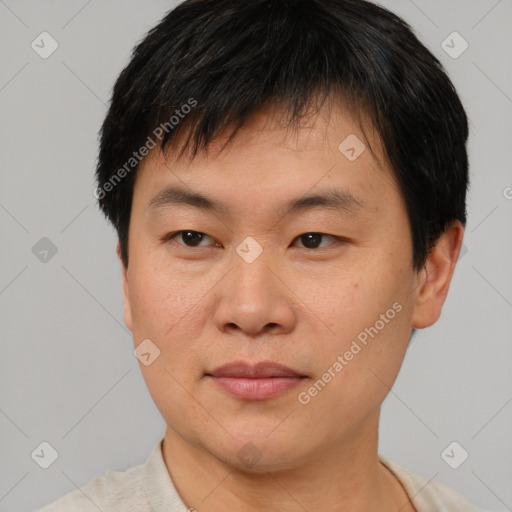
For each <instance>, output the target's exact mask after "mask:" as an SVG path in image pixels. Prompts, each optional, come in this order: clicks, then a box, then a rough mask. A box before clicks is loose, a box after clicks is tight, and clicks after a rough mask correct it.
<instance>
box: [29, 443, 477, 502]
mask: <svg viewBox="0 0 512 512" xmlns="http://www.w3.org/2000/svg"><path fill="white" fill-rule="evenodd" d="M380 460H381V462H382V463H383V464H384V465H385V466H386V467H388V468H389V469H390V470H391V471H392V472H393V473H394V475H395V476H396V477H397V478H398V480H399V481H400V482H401V484H402V486H403V487H404V489H405V491H406V492H407V494H408V495H409V498H410V500H411V501H412V503H413V505H414V507H415V508H416V510H417V512H484V511H483V510H482V509H478V508H476V507H474V506H473V505H471V504H470V503H468V502H467V501H466V500H465V499H464V498H463V497H462V496H460V495H459V494H457V493H456V492H455V491H454V490H452V489H450V488H449V487H447V486H445V485H443V484H440V483H437V482H429V483H427V481H426V480H425V479H424V478H422V477H420V476H418V475H416V474H414V473H412V472H410V471H408V470H407V469H405V468H403V467H401V466H399V465H398V464H395V463H394V462H391V461H389V460H387V459H385V458H384V457H382V456H380ZM98 510H99V511H101V512H187V511H188V510H189V509H188V508H187V507H186V505H185V504H184V503H183V501H182V500H181V498H180V496H179V494H178V492H177V490H176V488H175V487H174V484H173V481H172V479H171V477H170V476H169V472H168V471H167V467H166V466H165V462H164V458H163V455H162V441H159V442H158V443H157V444H156V445H155V447H154V448H153V449H152V450H151V453H150V454H149V456H148V458H147V460H146V462H145V463H143V464H139V465H138V466H134V467H132V468H129V469H128V470H126V471H109V472H107V473H106V475H105V476H101V477H97V478H94V479H93V480H91V481H90V482H89V483H88V484H87V485H85V486H84V487H82V488H81V489H75V490H74V491H71V492H70V493H69V494H66V495H65V496H63V497H62V498H60V499H58V500H57V501H55V502H53V503H51V504H49V505H46V506H45V507H43V508H41V509H38V510H37V511H36V512H74V511H79V512H98ZM190 510H193V509H192V508H191V509H190Z"/></svg>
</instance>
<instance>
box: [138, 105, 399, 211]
mask: <svg viewBox="0 0 512 512" xmlns="http://www.w3.org/2000/svg"><path fill="white" fill-rule="evenodd" d="M362 120H363V123H364V124H362V125H361V123H360V122H359V121H356V120H355V119H354V118H353V117H352V116H351V115H350V114H349V113H348V112H347V111H346V110H342V109H336V110H326V109H324V110H321V111H320V112H318V114H317V115H315V116H310V117H309V118H306V119H304V120H302V122H301V123H300V124H298V125H294V126H287V125H285V123H284V116H281V115H279V113H276V112H268V111H267V112H259V113H257V114H254V115H252V116H251V117H250V118H248V119H247V121H246V122H245V124H244V125H243V126H242V127H241V128H240V129H239V130H238V131H237V133H236V134H235V136H234V137H233V138H232V139H231V140H230V141H228V138H229V135H230V133H231V131H230V129H229V128H228V129H226V130H225V132H224V133H221V134H220V135H219V136H218V137H217V138H216V139H214V140H213V141H212V142H211V143H210V144H209V146H208V148H207V149H206V150H200V151H199V152H198V153H197V154H196V155H191V154H190V153H189V152H185V153H184V154H183V155H181V156H180V152H179V149H180V148H181V144H183V141H184V140H185V139H186V137H187V136H188V133H186V132H185V131H184V132H182V133H181V134H178V135H180V136H179V137H177V138H176V139H175V140H171V142H170V144H169V146H168V147H167V149H166V153H165V155H164V154H163V153H162V152H161V151H160V150H159V148H158V147H157V148H155V149H153V150H152V151H151V152H150V154H149V155H148V156H147V157H146V158H145V160H144V161H143V162H142V163H141V165H140V166H139V170H138V173H137V179H136V187H135V188H136V194H140V192H141V189H142V192H143V193H144V196H145V203H146V206H147V207H149V208H153V209H158V207H159V206H162V205H165V204H166V203H167V204H171V203H175V204H182V205H185V204H187V202H188V203H189V204H193V205H195V206H197V207H199V208H201V207H203V209H208V208H209V207H211V208H210V209H211V210H213V209H215V207H217V209H218V210H219V211H221V210H222V209H224V210H226V209H227V206H226V207H224V206H225V203H226V204H227V203H229V202H230V201H234V200H235V199H236V197H235V196H237V195H243V194H245V196H246V198H247V204H250V203H253V200H254V196H256V195H260V196H261V197H266V198H269V195H270V196H273V197H275V198H277V197H278V196H279V197H283V198H284V197H287V196H288V197H289V198H290V200H291V198H292V197H295V199H296V200H295V204H292V202H290V203H289V204H288V205H287V207H288V208H289V209H290V208H291V209H293V208H294V209H295V210H298V209H300V208H301V206H304V205H305V204H306V203H307V202H308V201H309V204H313V203H314V202H315V201H316V202H317V203H320V202H322V201H323V202H324V204H325V205H326V206H333V205H334V204H335V203H337V204H338V206H340V207H346V209H348V208H349V207H356V206H358V207H359V206H361V205H362V204H364V203H365V200H364V196H365V195H368V193H369V192H370V191H371V190H374V189H376V188H381V187H382V183H380V182H382V180H384V182H387V183H388V186H389V185H391V186H392V187H394V188H396V183H394V175H393V173H392V172H391V170H390V168H389V166H388V165H387V161H386V158H385V154H384V151H383V148H382V145H381V141H380V139H379V138H378V137H376V136H375V132H374V131H373V130H372V129H371V128H370V124H369V123H368V122H367V121H366V122H365V119H364V118H363V119H362ZM137 183H138V184H137ZM170 185H175V186H173V187H170ZM176 185H177V186H176ZM335 185H339V187H335ZM170 188H171V190H170ZM138 189H139V190H138ZM319 189H323V190H322V195H323V196H324V198H323V199H321V200H319V199H318V197H316V198H311V197H310V196H311V194H310V195H309V196H307V197H306V194H307V192H308V191H311V192H317V191H319ZM137 190H138V192H137ZM201 191H203V192H207V191H211V192H213V196H219V197H223V198H224V199H225V201H224V202H223V203H222V202H221V201H215V200H214V197H212V196H211V194H206V193H201ZM298 195H303V196H305V197H304V198H303V199H304V200H303V201H302V202H301V201H300V198H298V197H297V196H298ZM313 195H314V194H313ZM208 196H210V197H208ZM327 196H329V197H327ZM214 203H215V204H214ZM224 213H226V211H224ZM280 213H281V214H282V213H283V212H282V211H281V212H280Z"/></svg>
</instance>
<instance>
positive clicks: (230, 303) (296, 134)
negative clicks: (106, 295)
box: [118, 109, 463, 512]
mask: <svg viewBox="0 0 512 512" xmlns="http://www.w3.org/2000/svg"><path fill="white" fill-rule="evenodd" d="M324 114H325V113H324V112H321V113H320V115H319V116H317V117H316V118H315V119H313V120H312V121H310V122H308V123H307V124H305V125H304V126H302V127H301V128H300V129H299V130H297V131H289V130H288V131H287V130H285V129H284V128H283V125H282V124H281V123H280V120H279V117H278V116H274V115H271V113H263V112H262V113H260V114H258V115H254V116H252V118H250V120H249V122H248V123H247V124H246V125H245V126H244V128H242V130H241V131H240V132H239V133H238V134H237V136H236V137H235V139H234V140H233V141H232V142H231V144H230V145H228V146H227V147H226V148H225V149H224V150H223V151H220V147H221V146H222V144H223V143H224V142H225V140H226V138H225V136H224V135H222V136H221V137H219V138H218V139H217V140H216V141H214V143H213V144H212V145H211V147H210V148H209V151H208V152H200V153H199V154H198V155H197V156H196V157H195V158H194V159H189V158H188V157H187V156H184V157H182V158H179V159H178V158H176V157H175V156H173V155H175V153H174V152H173V151H172V150H171V151H169V153H168V155H167V157H166V158H164V156H163V154H162V153H161V152H160V151H156V150H153V151H152V152H151V153H150V154H149V155H148V156H147V157H146V158H145V160H144V161H143V162H142V164H141V166H140V168H139V170H138V174H137V178H136V183H135V188H134V196H133V203H132V212H131V221H130V222H131V223H130V230H129V264H128V267H127V268H126V267H124V266H123V293H124V319H125V322H126V325H127V326H128V328H129V329H130V330H131V331H132V333H133V338H134V344H135V346H137V345H138V344H139V343H141V341H142V340H144V339H147V338H149V339H150V340H151V341H152V342H153V343H154V344H155V345H156V346H157V347H158V348H159V350H160V356H159V357H157V358H156V359H155V360H154V362H152V363H151V364H150V365H149V366H145V365H143V364H141V365H140V367H141V371H142V374H143V376H144V379H145V381H146V384H147V386H148V389H149V392H150V393H151V396H152V398H153V400H154V401H155V404H156V406H157V407H158V409H159V411H160V413H161V414H162V416H163V418H164V419H165V421H166V424H167V429H166V432H165V437H164V443H163V448H162V450H163V455H164V459H165V463H166V466H167V469H168V471H169V474H170V475H171V477H172V479H173V481H174V484H175V486H176V488H177V490H178V492H179V494H180V496H181V497H182V499H183V501H184V503H185V504H186V505H187V507H194V508H195V509H196V510H198V511H208V512H216V511H219V512H220V511H225V510H237V511H244V512H252V511H261V510H266V511H278V510H279V511H280V512H288V511H290V512H291V511H294V512H295V511H303V510H316V509H317V508H318V504H319V503H320V504H321V508H322V510H324V511H332V512H334V511H340V510H347V511H349V510H350V511H351V512H362V511H368V510H380V511H384V512H390V511H397V510H401V511H402V512H407V511H414V510H415V509H414V507H413V506H412V504H411V503H410V502H409V500H408V498H407V495H406V493H405V491H404V489H403V488H402V487H401V485H400V483H399V482H398V480H397V479H396V478H395V477H394V476H393V475H392V473H391V472H390V471H389V470H387V469H386V468H385V467H384V466H383V465H382V464H381V463H379V461H378V455H377V454H378V425H379V415H380V407H381V404H382V402H383V400H384V399H385V397H386V395H387V394H388V392H389V390H390V388H391V386H392V385H393V383H394V381H395V379H396V377H397V374H398V372H399V369H400V366H401V364H402V361H403V358H404V356H405V352H406V349H407V346H408V342H409V338H410V334H411V329H412V328H413V327H415V328H418V329H421V328H425V327H427V326H429V325H431V324H433V323H434V322H435V321H436V320H437V319H438V317H439V315H440V313H441V308H442V305H443V303H444V301H445V298H446V295H447V292H448V288H449V285H450V281H451V278H452V275H453V272H454V268H455V263H456V261H457V257H458V254H459V251H460V246H461V242H462V237H463V227H462V225H461V224H460V222H454V223H453V225H452V226H451V227H450V228H449V229H447V230H446V232H445V233H444V234H443V235H442V236H441V238H440V239H439V241H438V243H437V245H436V248H435V250H434V251H432V253H431V254H430V256H429V258H428V261H427V263H426V265H425V267H424V268H423V269H421V270H420V271H417V270H415V269H414V268H413V265H412V239H411V233H410V226H409V221H408V216H407V213H406V209H405V203H404V200H403V198H402V196H401V193H400V190H399V188H398V187H397V185H396V182H395V179H394V176H393V173H392V171H391V169H390V167H389V165H388V163H387V160H386V158H385V156H384V153H383V151H382V147H381V145H380V141H379V140H378V139H376V138H374V137H373V136H371V137H370V139H369V141H370V143H371V147H372V148H373V149H374V151H375V155H376V156H377V159H378V160H377V161H376V160H374V158H373V156H372V154H371V152H370V150H369V148H368V147H367V148H366V150H365V151H364V152H363V153H362V154H361V155H360V156H359V157H358V158H357V159H356V160H355V161H353V162H351V161H349V160H348V159H347V158H345V156H344V155H343V154H341V152H340V151H339V150H338V145H339V144H340V142H341V141H343V140H344V139H345V138H346V137H347V136H348V135H350V134H355V135H356V136H357V137H358V138H359V139H360V140H361V141H364V140H365V139H364V135H363V133H362V132H361V130H360V128H359V127H358V126H357V124H356V123H355V122H354V121H353V119H352V118H351V117H350V115H349V114H348V113H347V112H345V111H343V110H341V109H338V110H336V111H331V113H330V115H329V116H327V115H324ZM366 133H367V135H369V136H370V135H372V132H371V130H366ZM177 143H178V142H177ZM377 162H380V165H379V163H377ZM170 185H176V186H181V187H182V188H185V189H186V190H188V191H193V192H199V193H201V194H203V195H207V196H209V197H211V198H213V199H215V200H217V201H220V202H222V203H224V204H225V205H226V207H228V208H229V212H224V213H221V212H215V213H214V212H208V211H203V210H202V209H200V208H198V207H195V206H191V205H184V204H167V205H164V206H161V207H159V208H153V209H152V208H151V207H149V206H148V205H149V202H150V201H151V199H152V198H153V197H155V196H156V195H157V194H158V193H159V192H160V191H161V190H163V189H165V188H166V187H168V186H170ZM327 188H336V189H339V190H344V191H349V192H350V193H351V194H352V195H353V196H355V197H356V198H357V199H358V200H359V201H360V203H361V206H359V207H355V206H354V207H353V208H352V209H351V210H350V211H348V210H346V209H339V210H334V209H327V208H324V207H314V208H310V209H306V210H304V211H300V212H296V213H289V214H285V215H283V213H282V212H278V211H277V210H276V208H278V207H280V206H281V205H284V204H286V203H287V202H288V201H290V200H292V199H295V198H300V197H302V196H304V195H305V194H307V193H317V192H321V191H324V190H325V189H327ZM180 230H193V231H197V232H200V233H204V234H206V235H207V236H205V237H204V239H203V240H202V241H201V242H200V247H197V246H191V245H190V242H189V244H188V245H187V241H188V240H189V239H188V238H185V239H183V238H182V237H181V236H180V235H179V234H178V236H175V237H174V238H171V239H166V235H168V234H169V233H174V232H177V231H180ZM305 233H325V234H327V235H328V236H325V237H323V238H320V241H318V242H317V245H316V246H307V245H306V244H307V238H306V239H304V237H302V238H301V237H300V235H303V234H305ZM246 237H253V238H254V239H255V240H256V241H257V242H258V243H259V245H260V246H261V248H262V249H263V252H262V253H261V255H260V256H259V257H258V258H257V259H256V260H255V261H254V262H252V263H247V262H246V261H244V260H243V259H242V258H241V257H240V256H239V254H238V253H237V252H236V248H237V246H239V244H240V243H241V242H242V241H243V240H244V239H245V238H246ZM337 237H339V239H338V238H337ZM308 247H312V248H308ZM315 247H317V248H315ZM118 253H119V248H118ZM395 303H399V304H400V305H401V310H400V312H398V313H396V315H395V316H394V318H393V319H391V320H389V322H387V323H386V324H385V326H384V328H382V329H381V330H379V332H378V334H377V335H376V336H375V337H374V338H369V341H368V343H367V345H366V346H364V347H363V348H362V350H361V351H360V352H358V353H357V355H354V357H353V358H352V359H351V360H350V361H348V362H347V365H346V366H344V367H343V370H342V371H340V372H339V373H337V374H336V376H335V377H334V378H332V380H331V381H330V382H329V383H328V384H327V385H326V386H325V387H324V388H323V389H322V390H321V392H319V393H318V394H317V395H316V396H314V397H312V398H311V400H310V402H309V403H307V404H306V405H303V404H301V403H300V402H299V401H298V394H299V393H300V392H301V391H307V390H308V389H309V388H310V387H311V386H312V384H314V383H315V382H316V381H317V380H318V379H319V378H321V377H322V375H323V374H325V372H327V370H328V368H330V367H332V366H333V364H334V362H335V361H336V360H337V357H338V356H339V355H343V354H344V353H345V352H346V351H347V350H349V348H350V346H351V343H352V341H353V340H354V339H356V338H357V335H358V334H359V333H361V332H362V331H364V329H365V328H368V327H370V326H374V325H375V324H376V321H377V320H379V318H381V317H380V315H382V314H385V313H386V311H387V310H389V309H390V308H392V305H393V304H395ZM235 360H237V361H239V360H243V361H247V362H257V361H276V362H279V363H281V364H284V365H286V366H288V367H290V368H292V369H294V370H295V371H297V372H298V373H300V374H301V375H304V376H306V378H304V379H303V380H302V381H301V382H300V384H299V386H298V387H296V388H294V389H293V390H290V391H288V392H286V393H284V394H282V395H280V396H278V397H275V398H272V399H269V400H264V401H252V402H251V401H246V400H242V399H239V398H236V397H234V396H233V395H231V394H228V393H227V392H225V391H223V390H222V389H220V388H219V387H218V386H216V385H215V384H214V383H213V382H212V381H211V379H210V378H208V377H206V376H205V373H208V371H212V370H213V369H214V368H216V367H218V366H220V365H222V364H225V363H227V362H231V361H235ZM247 443H252V445H254V447H256V448H252V447H251V448H250V449H249V451H250V453H251V454H252V457H253V459H254V460H255V462H254V463H247V461H243V460H241V459H240V458H239V457H238V456H237V454H238V453H239V451H240V450H241V449H242V448H243V447H244V446H245V445H246V444H247ZM252 445H250V446H252ZM247 449H248V448H247V447H246V450H247ZM251 450H252V451H251ZM257 457H259V459H258V460H256V458H257Z"/></svg>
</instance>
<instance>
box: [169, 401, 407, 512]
mask: <svg viewBox="0 0 512 512" xmlns="http://www.w3.org/2000/svg"><path fill="white" fill-rule="evenodd" d="M379 412H380V411H376V412H375V413H374V414H372V415H370V416H369V417H368V418H366V420H365V421H364V424H362V425H359V426H358V428H357V431H354V432H353V433H351V434H350V435H349V436H348V437H346V438H344V439H338V440H336V441H335V442H334V443H333V444H331V445H328V446H327V445H326V446H325V447H323V449H321V450H319V451H318V452H316V453H314V454H311V455H309V456H308V459H307V460H301V461H300V462H298V463H297V464H296V465H294V466H292V467H289V468H287V469H276V470H275V471H270V472H265V473H254V472H249V471H242V470H239V469H237V468H233V467H230V466H229V465H228V464H226V463H225V462H223V461H222V460H219V458H217V457H216V456H214V455H213V454H211V453H209V452H208V451H207V450H206V449H205V448H203V447H199V446H197V445H193V444H191V443H189V442H187V441H186V440H185V439H184V438H183V437H181V436H180V435H178V434H177V433H176V432H175V431H174V430H172V429H171V428H169V427H167V430H166V433H165V437H164V442H163V447H162V452H163V456H164V460H165V463H166V466H167V469H168V471H169V474H170V476H171V478H172V480H173V483H174V485H175V487H176V489H177V491H178V493H179V494H180V496H181V498H182V500H183V501H184V503H185V504H186V505H187V507H189V508H191V509H192V507H193V508H195V509H197V510H208V511H209V512H221V511H222V512H224V511H225V510H237V511H240V512H257V511H261V510H265V511H267V512H274V511H275V512H278V511H279V512H299V511H301V512H303V511H304V510H317V509H318V508H321V509H322V510H323V511H325V512H339V511H342V510H347V511H348V510H350V511H351V512H363V511H364V512H366V511H368V510H379V511H381V512H395V511H397V510H399V509H401V511H402V512H408V511H409V510H414V509H413V508H407V507H406V506H405V504H406V503H407V502H408V499H407V495H406V494H405V492H404V491H403V489H402V488H401V486H400V484H399V482H398V481H397V480H396V479H395V478H394V477H393V475H392V474H391V473H390V472H389V470H387V469H386V468H384V466H382V465H381V464H380V463H379V460H378V423H379ZM409 507H410V505H409Z"/></svg>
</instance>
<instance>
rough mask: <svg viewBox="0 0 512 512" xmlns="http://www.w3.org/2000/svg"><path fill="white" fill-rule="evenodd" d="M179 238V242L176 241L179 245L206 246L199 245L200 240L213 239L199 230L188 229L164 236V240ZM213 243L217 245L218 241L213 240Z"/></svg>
mask: <svg viewBox="0 0 512 512" xmlns="http://www.w3.org/2000/svg"><path fill="white" fill-rule="evenodd" d="M175 238H176V239H178V240H180V239H181V242H176V243H178V244H179V245H184V246H185V247H206V245H201V242H204V241H205V240H207V239H210V240H213V238H211V237H210V236H208V235H206V234H205V233H201V232H200V231H192V230H189V229H186V230H183V231H177V232H176V233H171V234H169V235H167V236H166V237H165V241H171V240H173V239H175ZM215 245H216V246H217V247H219V244H218V242H215Z"/></svg>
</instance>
